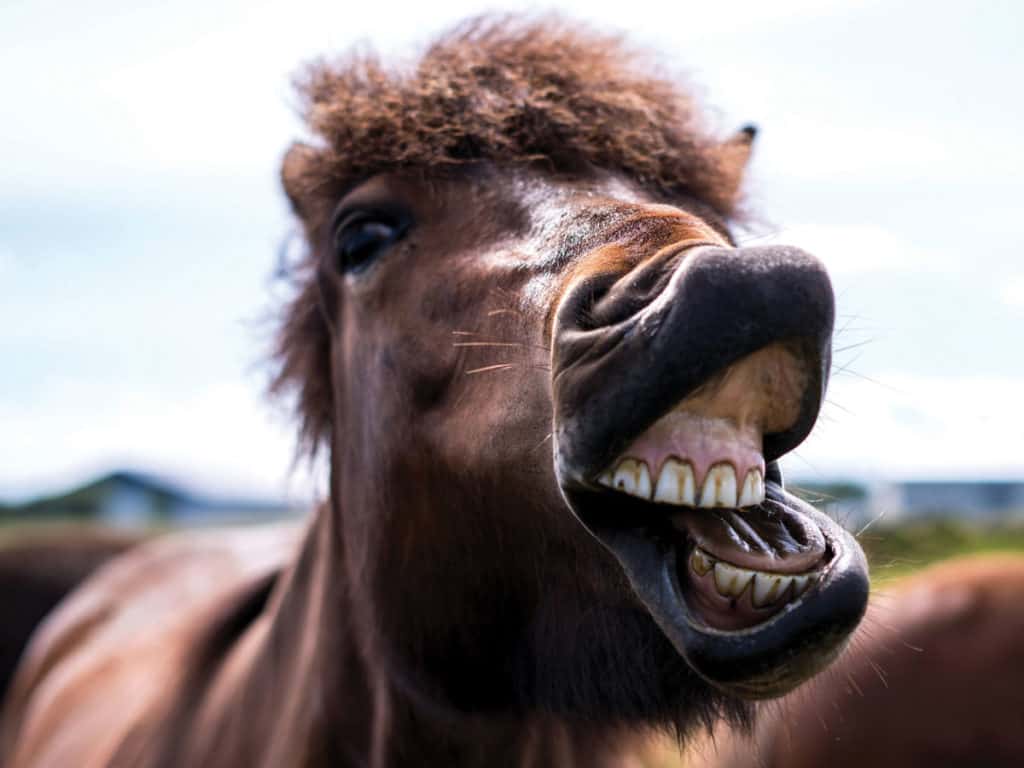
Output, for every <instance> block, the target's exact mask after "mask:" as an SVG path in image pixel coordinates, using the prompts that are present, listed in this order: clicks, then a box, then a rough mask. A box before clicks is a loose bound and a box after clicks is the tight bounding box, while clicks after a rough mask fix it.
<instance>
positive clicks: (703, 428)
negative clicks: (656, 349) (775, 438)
mask: <svg viewBox="0 0 1024 768" xmlns="http://www.w3.org/2000/svg"><path fill="white" fill-rule="evenodd" d="M622 458H633V459H639V460H641V461H644V462H646V464H647V467H648V470H649V471H650V473H651V482H652V483H655V484H656V483H657V481H658V476H659V475H660V474H661V467H662V465H663V464H664V463H665V460H666V459H668V458H675V459H677V460H679V461H686V462H689V463H690V465H691V466H692V467H693V473H694V475H695V478H694V479H695V480H696V483H697V489H698V491H699V490H700V488H701V487H702V486H703V484H704V478H705V476H706V475H707V473H708V470H709V469H711V467H713V466H714V465H715V464H721V463H725V462H727V463H729V464H732V466H733V468H734V469H735V470H736V483H737V486H738V488H741V487H742V486H743V481H744V480H745V479H746V477H747V473H748V472H749V471H750V470H752V469H756V470H758V471H760V473H761V477H764V456H763V455H762V454H761V430H760V429H758V428H757V427H756V426H754V425H753V424H750V425H745V426H741V425H737V424H736V422H734V421H732V420H731V419H725V418H710V417H706V416H698V415H696V414H693V413H687V412H685V411H670V412H669V413H667V414H665V415H664V416H662V417H661V418H660V419H658V420H657V421H656V422H655V423H654V424H652V425H651V426H650V427H649V428H648V429H647V431H646V432H644V433H643V434H642V435H640V437H638V438H637V439H636V440H634V441H633V442H632V444H631V445H630V446H629V447H628V448H627V449H626V450H625V451H623V452H622ZM617 463H618V462H616V464H617ZM612 469H614V466H613V467H612Z"/></svg>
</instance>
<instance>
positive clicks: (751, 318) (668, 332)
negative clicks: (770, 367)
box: [552, 246, 835, 469]
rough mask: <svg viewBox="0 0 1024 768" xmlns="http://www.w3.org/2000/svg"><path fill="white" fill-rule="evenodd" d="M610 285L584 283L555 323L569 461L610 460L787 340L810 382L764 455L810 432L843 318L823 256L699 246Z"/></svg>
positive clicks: (558, 397)
mask: <svg viewBox="0 0 1024 768" xmlns="http://www.w3.org/2000/svg"><path fill="white" fill-rule="evenodd" d="M601 280H604V283H603V284H601V283H600V281H601ZM588 282H589V283H590V284H589V285H588ZM609 282H611V281H610V280H609V278H608V277H607V276H605V277H603V278H602V277H600V276H595V278H594V281H593V282H591V281H588V280H587V279H586V278H584V279H582V280H580V282H579V283H578V284H577V285H576V286H573V287H572V288H570V290H569V291H568V292H567V293H566V295H565V296H563V300H562V302H561V305H560V306H559V308H558V311H557V313H556V316H555V324H554V329H553V330H554V338H553V341H554V345H553V349H552V362H553V366H552V374H553V376H554V378H553V383H554V389H555V404H556V417H557V418H558V420H559V421H560V423H561V429H562V430H563V434H564V437H566V438H567V439H566V440H565V444H564V446H563V450H564V451H566V452H567V453H566V454H565V455H563V457H562V458H563V459H565V460H566V461H568V463H570V464H574V465H576V466H577V467H578V468H580V469H582V468H583V467H590V466H593V464H592V462H596V463H598V464H600V463H602V462H605V461H610V460H611V459H612V458H613V457H614V454H616V452H617V451H619V450H621V449H622V448H623V447H624V443H625V442H628V441H629V440H630V439H631V438H634V437H636V436H637V435H638V434H639V433H640V432H642V431H643V430H645V429H646V428H647V427H648V426H650V425H651V424H653V423H654V422H655V421H656V420H658V419H659V418H660V417H661V416H662V415H663V414H665V413H666V412H668V411H669V410H671V409H672V408H673V406H675V405H676V404H677V403H679V402H680V401H681V400H683V399H684V398H686V397H688V396H690V395H692V394H693V393H695V392H696V391H697V390H699V389H700V388H701V387H704V386H705V385H706V384H708V383H709V382H712V381H714V380H715V378H716V376H719V375H720V374H722V373H723V372H725V371H727V370H728V369H729V368H730V366H733V364H735V363H737V362H738V361H740V360H742V359H743V358H745V357H747V356H749V355H751V354H753V353H754V352H757V351H758V350H762V349H764V348H766V347H769V346H772V345H778V344H780V343H781V344H783V345H784V346H785V348H786V349H787V350H788V351H789V352H791V353H793V354H794V355H796V357H797V358H798V359H799V361H800V364H801V366H802V367H803V369H804V370H805V372H806V376H805V377H804V379H803V381H804V389H803V392H802V393H801V394H800V395H799V397H798V400H799V403H798V406H797V407H796V408H795V412H796V414H797V415H796V416H795V418H794V419H793V421H792V423H790V424H789V425H788V426H786V427H785V428H782V429H780V430H778V431H772V432H769V431H766V432H765V433H764V435H763V456H764V459H765V460H767V461H769V462H770V461H772V460H774V459H775V458H777V457H778V456H781V455H782V454H784V453H786V452H787V451H789V450H792V449H793V448H794V447H796V446H797V445H798V444H799V443H800V442H801V441H802V440H803V439H804V438H805V437H806V436H807V434H808V433H809V432H810V430H811V427H812V426H813V424H814V422H815V421H816V419H817V415H818V411H819V409H820V406H821V402H822V400H823V397H824V391H825V385H826V382H827V378H828V372H829V368H830V366H831V343H832V341H831V340H832V327H833V322H834V317H835V302H834V298H833V293H832V285H831V282H830V280H829V278H828V274H827V272H826V270H825V268H824V266H823V265H822V263H821V262H820V261H819V260H818V259H816V258H815V257H814V256H812V255H810V254H808V253H806V252H805V251H802V250H800V249H798V248H793V247H788V246H756V247H749V248H730V247H718V246H695V247H692V248H690V249H688V250H685V251H683V252H682V253H681V254H676V255H675V257H672V256H669V257H667V258H661V259H652V260H649V261H647V262H644V263H641V264H640V265H639V266H637V267H636V268H634V269H633V270H631V271H630V272H629V273H627V274H625V275H622V276H619V277H617V278H615V279H614V282H612V284H610V285H609ZM623 403H629V407H628V408H623V407H622V406H623ZM606 414H614V417H612V418H609V417H608V416H606ZM577 452H578V455H575V456H573V455H572V454H574V453H577Z"/></svg>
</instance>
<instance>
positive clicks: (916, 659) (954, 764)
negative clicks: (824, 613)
mask: <svg viewBox="0 0 1024 768" xmlns="http://www.w3.org/2000/svg"><path fill="white" fill-rule="evenodd" d="M1022 595H1024V557H1020V556H1017V557H1013V556H989V557H973V558H969V559H963V560H954V561H951V562H949V563H944V564H942V565H938V566H934V567H932V568H929V569H927V570H925V571H923V572H921V573H919V574H916V575H914V576H913V577H911V578H908V579H907V580H906V581H904V582H901V583H899V584H898V585H896V586H894V587H892V588H891V589H886V590H884V591H883V592H882V593H881V594H879V595H877V596H876V597H875V598H874V599H873V601H872V605H871V606H870V608H869V609H868V614H867V616H866V617H865V619H864V623H863V625H862V627H861V629H860V630H859V631H858V633H857V635H855V637H854V640H853V642H852V643H851V644H850V648H849V650H848V651H847V652H846V653H845V654H844V656H843V657H842V658H841V659H840V660H839V661H838V662H837V663H836V664H835V665H834V666H832V667H831V668H830V669H829V670H827V671H826V672H825V673H823V674H822V675H821V676H820V677H819V678H817V679H816V680H814V681H812V682H810V683H809V684H808V685H806V686H804V687H802V688H799V689H798V690H796V691H794V692H793V693H792V694H790V695H789V696H787V697H786V698H785V699H783V700H782V701H780V702H772V703H771V704H769V705H767V706H766V707H765V711H764V713H762V715H761V717H760V718H759V719H758V724H757V727H756V730H755V732H754V734H753V736H752V737H751V738H744V737H742V736H738V735H736V734H726V733H721V734H719V738H718V739H717V742H718V743H717V746H711V745H707V746H705V747H703V748H701V749H700V750H699V751H698V754H695V755H694V757H693V758H692V764H693V765H694V766H697V765H709V766H714V768H819V767H820V766H829V768H860V767H861V766H865V765H873V766H893V768H931V767H932V766H939V765H941V766H949V767H950V768H975V767H978V766H984V767H985V768H1013V767H1014V766H1020V765H1024V642H1022V640H1021V638H1024V606H1022V601H1021V596H1022Z"/></svg>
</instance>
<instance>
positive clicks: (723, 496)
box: [698, 464, 736, 507]
mask: <svg viewBox="0 0 1024 768" xmlns="http://www.w3.org/2000/svg"><path fill="white" fill-rule="evenodd" d="M698 506H701V507H735V506H736V470H735V469H733V468H732V465H731V464H715V466H713V467H712V468H711V469H710V470H708V476H707V477H705V478H704V490H703V491H702V492H701V495H700V504H699V505H698Z"/></svg>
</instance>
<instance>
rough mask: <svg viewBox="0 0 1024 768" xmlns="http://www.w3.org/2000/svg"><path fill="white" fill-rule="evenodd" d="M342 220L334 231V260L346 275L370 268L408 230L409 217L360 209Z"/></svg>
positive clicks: (390, 212) (395, 213)
mask: <svg viewBox="0 0 1024 768" xmlns="http://www.w3.org/2000/svg"><path fill="white" fill-rule="evenodd" d="M339 219H340V223H339V224H338V225H337V226H336V227H335V230H334V242H333V246H334V258H335V262H336V264H337V267H338V269H339V270H340V271H341V272H343V273H346V274H352V273H359V272H362V271H363V270H365V269H367V268H369V267H370V266H371V265H372V264H373V263H374V262H375V261H376V260H377V258H378V257H379V256H381V255H382V254H383V252H384V251H386V250H387V249H388V248H390V247H391V246H393V245H394V244H395V243H397V242H398V241H399V240H401V239H402V238H403V237H404V236H405V234H406V232H407V231H408V228H409V217H408V216H407V215H404V214H401V213H398V212H392V211H381V210H360V211H354V212H352V213H350V214H349V215H347V216H339Z"/></svg>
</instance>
